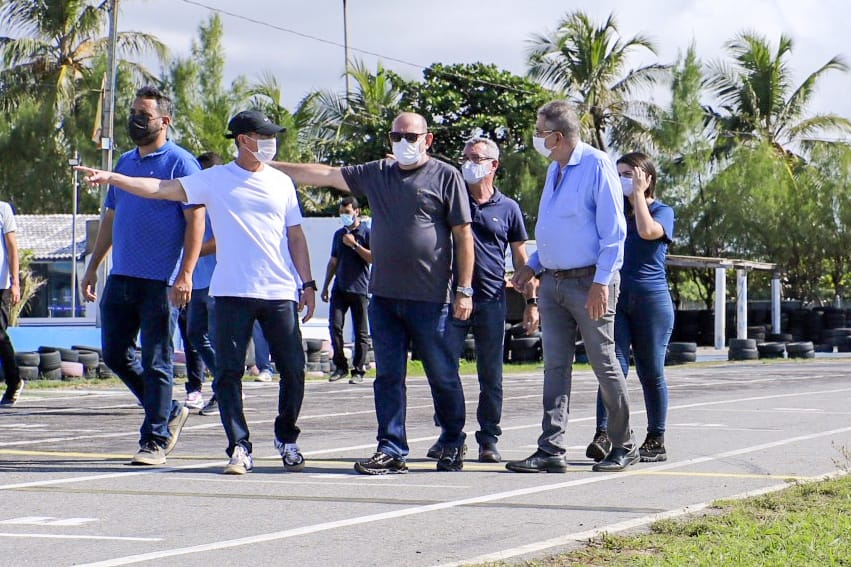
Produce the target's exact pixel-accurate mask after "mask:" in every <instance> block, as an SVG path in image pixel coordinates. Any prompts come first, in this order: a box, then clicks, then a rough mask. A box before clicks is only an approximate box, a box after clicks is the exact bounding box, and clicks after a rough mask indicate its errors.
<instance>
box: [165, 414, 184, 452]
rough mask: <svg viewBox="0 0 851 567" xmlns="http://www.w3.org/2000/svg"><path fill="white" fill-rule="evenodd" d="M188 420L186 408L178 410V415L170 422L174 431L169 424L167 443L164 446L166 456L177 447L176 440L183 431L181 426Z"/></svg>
mask: <svg viewBox="0 0 851 567" xmlns="http://www.w3.org/2000/svg"><path fill="white" fill-rule="evenodd" d="M188 419H189V410H188V409H187V408H186V407H181V408H180V413H179V414H177V416H175V417H174V418H173V419H172V421H174V422H175V423H174V430H173V431H172V424H171V422H169V428H168V430H169V431H168V432H169V437H168V443H166V446H165V454H166V455H168V454H169V453H171V452H172V451H173V450H174V447H175V446H176V445H177V440H178V439H180V432H181V431H183V426H184V425H186V421H187V420H188Z"/></svg>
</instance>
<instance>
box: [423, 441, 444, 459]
mask: <svg viewBox="0 0 851 567" xmlns="http://www.w3.org/2000/svg"><path fill="white" fill-rule="evenodd" d="M441 454H443V445H441V444H440V441H435V442H434V445H432V446H431V447H429V448H428V453H426V457H428V458H429V459H439V458H440V455H441Z"/></svg>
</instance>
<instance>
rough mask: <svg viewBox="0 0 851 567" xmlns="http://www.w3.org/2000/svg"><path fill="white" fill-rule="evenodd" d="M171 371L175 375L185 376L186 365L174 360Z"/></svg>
mask: <svg viewBox="0 0 851 567" xmlns="http://www.w3.org/2000/svg"><path fill="white" fill-rule="evenodd" d="M172 372H173V373H174V375H175V376H180V377H185V376H186V365H185V364H183V363H181V362H175V363H174V364H173V365H172Z"/></svg>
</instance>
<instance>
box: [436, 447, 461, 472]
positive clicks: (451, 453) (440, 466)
mask: <svg viewBox="0 0 851 567" xmlns="http://www.w3.org/2000/svg"><path fill="white" fill-rule="evenodd" d="M466 453H467V445H466V444H462V445H461V446H460V447H444V448H443V452H442V453H441V454H440V458H439V459H438V460H437V470H439V471H446V472H458V471H460V470H461V469H463V468H464V455H465V454H466Z"/></svg>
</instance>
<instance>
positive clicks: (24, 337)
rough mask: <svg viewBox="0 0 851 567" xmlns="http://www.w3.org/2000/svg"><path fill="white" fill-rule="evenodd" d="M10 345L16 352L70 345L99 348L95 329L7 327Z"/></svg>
mask: <svg viewBox="0 0 851 567" xmlns="http://www.w3.org/2000/svg"><path fill="white" fill-rule="evenodd" d="M7 332H8V333H9V336H10V337H11V338H12V345H13V346H14V347H15V350H16V351H18V352H24V351H32V350H38V347H40V346H55V347H65V348H70V347H71V346H72V345H81V346H94V347H100V329H99V328H97V327H94V326H92V327H80V326H76V327H73V326H68V327H52V326H51V327H9V328H8V329H7Z"/></svg>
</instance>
